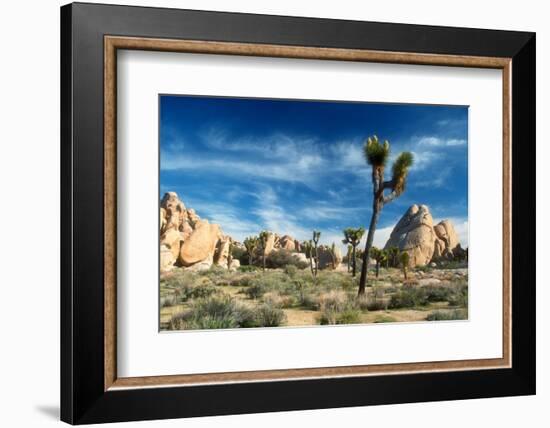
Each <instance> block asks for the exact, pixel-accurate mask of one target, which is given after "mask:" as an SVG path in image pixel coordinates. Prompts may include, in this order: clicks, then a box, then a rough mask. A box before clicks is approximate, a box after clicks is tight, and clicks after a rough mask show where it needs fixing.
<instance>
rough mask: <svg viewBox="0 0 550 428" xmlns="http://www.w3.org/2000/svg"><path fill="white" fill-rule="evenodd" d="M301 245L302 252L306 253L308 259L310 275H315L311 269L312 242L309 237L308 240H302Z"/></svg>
mask: <svg viewBox="0 0 550 428" xmlns="http://www.w3.org/2000/svg"><path fill="white" fill-rule="evenodd" d="M302 246H303V248H304V252H305V253H306V257H307V258H308V259H309V268H310V270H311V276H312V277H315V270H314V269H313V242H312V241H311V239H310V240H309V241H304V242H302Z"/></svg>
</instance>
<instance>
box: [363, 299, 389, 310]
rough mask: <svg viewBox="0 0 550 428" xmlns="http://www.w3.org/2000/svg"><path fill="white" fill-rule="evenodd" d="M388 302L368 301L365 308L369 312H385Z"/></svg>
mask: <svg viewBox="0 0 550 428" xmlns="http://www.w3.org/2000/svg"><path fill="white" fill-rule="evenodd" d="M388 305H389V301H388V300H387V299H377V298H374V299H368V300H367V304H366V308H367V310H369V311H385V310H386V309H388Z"/></svg>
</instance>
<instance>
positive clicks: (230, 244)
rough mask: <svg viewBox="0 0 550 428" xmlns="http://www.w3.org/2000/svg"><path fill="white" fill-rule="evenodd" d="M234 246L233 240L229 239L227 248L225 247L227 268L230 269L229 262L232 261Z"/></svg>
mask: <svg viewBox="0 0 550 428" xmlns="http://www.w3.org/2000/svg"><path fill="white" fill-rule="evenodd" d="M234 248H235V246H234V245H233V242H231V241H229V248H228V249H227V270H229V269H231V263H233V250H234Z"/></svg>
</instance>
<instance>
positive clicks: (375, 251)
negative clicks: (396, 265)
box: [370, 247, 388, 278]
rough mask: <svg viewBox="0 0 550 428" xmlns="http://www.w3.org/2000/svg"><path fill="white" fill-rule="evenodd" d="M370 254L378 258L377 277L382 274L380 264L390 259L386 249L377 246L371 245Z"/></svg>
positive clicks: (375, 258)
mask: <svg viewBox="0 0 550 428" xmlns="http://www.w3.org/2000/svg"><path fill="white" fill-rule="evenodd" d="M370 254H371V256H372V258H373V259H374V260H376V278H378V276H379V274H380V264H382V263H383V262H385V261H386V260H387V259H388V255H387V253H386V251H384V250H381V249H379V248H377V247H371V249H370Z"/></svg>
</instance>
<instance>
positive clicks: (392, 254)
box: [386, 247, 399, 267]
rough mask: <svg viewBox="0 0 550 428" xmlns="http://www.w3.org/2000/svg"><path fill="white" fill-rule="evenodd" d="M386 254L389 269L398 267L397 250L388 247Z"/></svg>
mask: <svg viewBox="0 0 550 428" xmlns="http://www.w3.org/2000/svg"><path fill="white" fill-rule="evenodd" d="M386 252H387V253H388V262H389V265H390V266H391V267H396V266H398V265H399V248H397V247H390V248H388V249H387V250H386Z"/></svg>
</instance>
